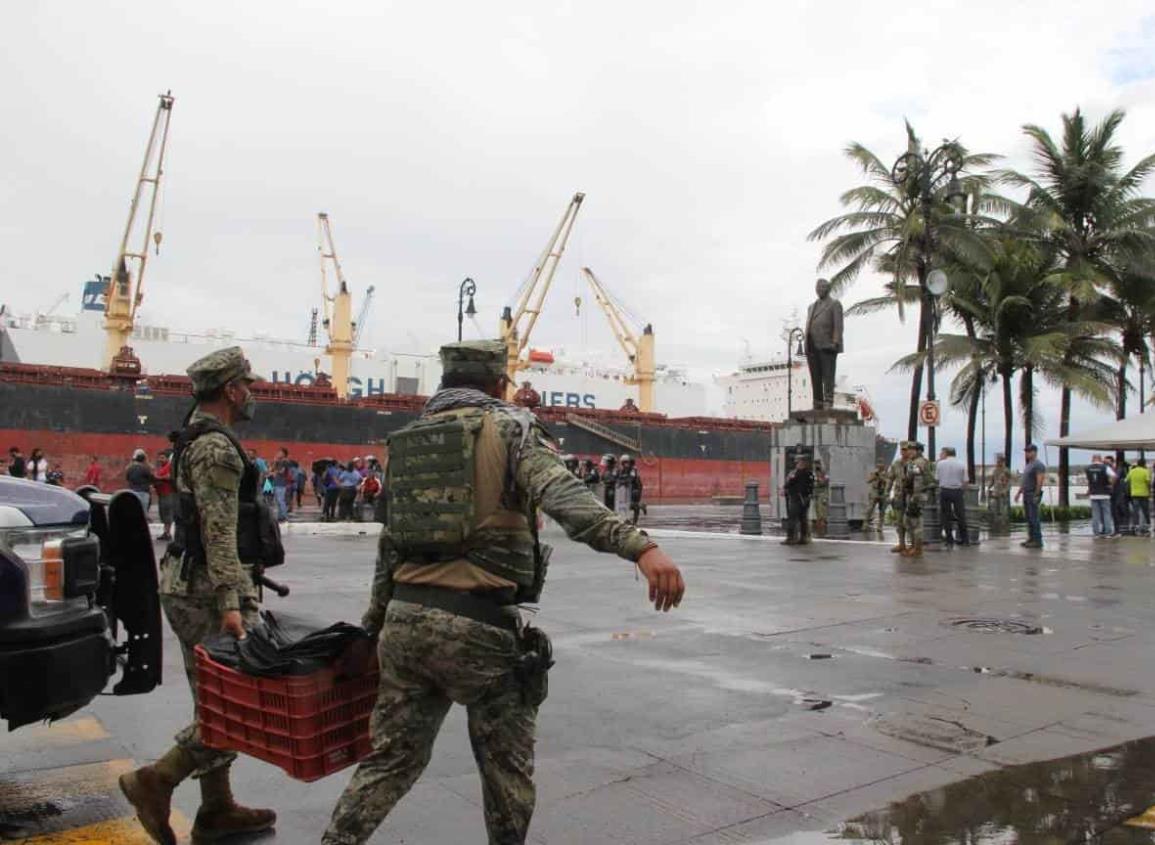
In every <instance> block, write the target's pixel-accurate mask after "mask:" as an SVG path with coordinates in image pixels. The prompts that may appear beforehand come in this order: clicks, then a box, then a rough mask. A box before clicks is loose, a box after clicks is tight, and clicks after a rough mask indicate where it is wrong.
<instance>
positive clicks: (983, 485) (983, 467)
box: [979, 374, 987, 502]
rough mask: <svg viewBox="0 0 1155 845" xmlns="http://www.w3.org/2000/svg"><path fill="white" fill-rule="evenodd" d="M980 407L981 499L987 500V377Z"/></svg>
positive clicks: (984, 380) (984, 379)
mask: <svg viewBox="0 0 1155 845" xmlns="http://www.w3.org/2000/svg"><path fill="white" fill-rule="evenodd" d="M979 405H980V406H981V407H982V444H983V445H982V450H983V456H982V461H981V462H980V464H979V466H980V469H979V477H980V478H981V479H982V480H981V481H980V482H979V498H980V500H981V501H983V502H986V500H987V377H986V375H985V374H984V375H983V392H982V393H981V394H980V398H979Z"/></svg>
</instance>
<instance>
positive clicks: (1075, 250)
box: [999, 109, 1155, 505]
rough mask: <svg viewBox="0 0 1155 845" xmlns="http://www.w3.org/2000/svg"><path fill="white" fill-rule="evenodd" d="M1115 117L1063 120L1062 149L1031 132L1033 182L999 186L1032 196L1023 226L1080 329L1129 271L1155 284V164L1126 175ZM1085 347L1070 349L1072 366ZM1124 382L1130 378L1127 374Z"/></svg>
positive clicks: (1064, 485)
mask: <svg viewBox="0 0 1155 845" xmlns="http://www.w3.org/2000/svg"><path fill="white" fill-rule="evenodd" d="M1123 116H1124V115H1123V112H1122V111H1113V112H1111V114H1109V115H1107V117H1106V118H1104V119H1103V120H1102V122H1100V123H1099V124H1097V125H1095V126H1093V127H1092V126H1089V125H1088V124H1087V121H1086V120H1085V119H1084V117H1083V114H1082V112H1081V111H1080V110H1079V109H1076V110H1075V112H1074V114H1070V115H1066V114H1065V115H1063V117H1062V120H1063V135H1062V141H1061V144H1056V143H1055V141H1054V140H1053V139H1052V138H1051V136H1050V135H1049V134H1048V133H1047V131H1046V130H1045V129H1043V128H1041V127H1039V126H1035V125H1027V126H1024V127H1023V132H1025V133H1026V135H1027V136H1028V137H1029V138H1030V139H1031V142H1032V146H1033V152H1034V157H1035V175H1034V176H1027V175H1024V174H1022V173H1018V172H1015V171H1004V172H1002V173H1001V174H999V175H1000V178H1001V179H1002V180H1003V181H1005V182H1006V183H1008V184H1010V185H1013V186H1016V187H1019V188H1023V189H1025V190H1026V191H1027V198H1026V202H1025V209H1026V210H1027V211H1028V212H1029V214H1028V215H1025V216H1024V217H1023V218H1022V222H1023V223H1024V224H1026V225H1028V226H1029V227H1030V228H1031V230H1032V231H1033V236H1034V238H1035V239H1037V240H1038V241H1039V242H1041V243H1045V244H1047V245H1048V246H1050V247H1051V248H1053V249H1054V250H1055V251H1056V252H1057V253H1058V255H1059V256H1060V260H1061V265H1062V266H1061V270H1060V272H1059V273H1058V274H1057V278H1056V281H1058V283H1059V284H1061V285H1062V287H1063V290H1064V293H1065V294H1066V297H1067V316H1068V318H1069V320H1070V322H1071V323H1072V324H1075V323H1079V322H1083V318H1084V316H1085V312H1086V310H1087V308H1088V307H1089V306H1090V305H1091V304H1092V303H1094V301H1095V300H1096V299H1097V298H1098V296H1099V295H1101V293H1102V292H1103V291H1105V290H1107V289H1109V288H1110V287H1111V286H1112V285H1114V284H1116V283H1117V282H1118V280H1119V279H1120V277H1121V276H1122V275H1123V272H1124V268H1130V269H1131V270H1132V271H1135V272H1139V273H1141V274H1142V275H1144V276H1147V277H1149V278H1150V277H1152V275H1153V272H1155V228H1153V221H1155V201H1153V200H1151V199H1147V198H1144V197H1141V196H1140V195H1139V192H1140V190H1141V188H1142V185H1143V182H1144V180H1145V179H1146V178H1147V176H1148V175H1150V174H1151V173H1152V172H1155V156H1147V157H1146V158H1144V159H1143V160H1141V161H1140V162H1139V163H1138V164H1136V165H1135V166H1134V167H1132V168H1131V169H1130V170H1128V171H1124V170H1123V151H1122V149H1121V148H1120V147H1119V146H1118V144H1117V143H1116V139H1115V135H1116V132H1117V130H1118V128H1119V124H1120V123H1121V122H1122V121H1123ZM1079 348H1080V344H1068V346H1067V355H1068V357H1069V358H1071V359H1073V358H1074V357H1075V356H1076V355H1077V354H1078V350H1079ZM1124 375H1125V373H1124ZM1061 391H1062V393H1061V409H1060V417H1059V434H1060V436H1066V435H1067V434H1068V433H1069V432H1070V423H1071V394H1072V386H1071V385H1066V384H1063V385H1061ZM1069 476H1070V457H1069V454H1068V450H1067V449H1060V451H1059V503H1060V504H1061V505H1068V504H1069V503H1070V495H1069V494H1070V489H1069Z"/></svg>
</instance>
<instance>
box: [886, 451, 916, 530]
mask: <svg viewBox="0 0 1155 845" xmlns="http://www.w3.org/2000/svg"><path fill="white" fill-rule="evenodd" d="M898 448H899V450H900V451H899V455H898V458H896V459H895V461H894V463H892V464H891V465H890V469H888V470H887V472H886V486H887V489H888V490H889V491H890V496H891V498H890V505H891V507H892V508H893V509H894V515H895V528H896V529H897V530H898V544H897V545H896V546H895V547H894V548H893V549H891V551H892V552H902V551H905V549H906V518H905V514H906V492H905V478H906V456H905V455H903V454H902V452H903V451H905V450H907V449H909V448H910V444H909V442H908V441H906V440H903V441H902V442H901V443H899V444H898ZM912 539H913V538H912Z"/></svg>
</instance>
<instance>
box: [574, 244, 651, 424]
mask: <svg viewBox="0 0 1155 845" xmlns="http://www.w3.org/2000/svg"><path fill="white" fill-rule="evenodd" d="M582 274H583V275H584V276H585V277H586V281H588V282H589V283H590V287H591V288H592V289H593V292H594V299H596V300H597V303H598V305H600V306H601V309H602V311H604V312H605V315H606V320H608V321H609V324H610V331H612V332H613V333H614V337H615V338H617V341H618V345H619V346H621V347H622V351H623V352H625V353H626V358H628V359H629V361H630V365H631V366H632V368H633V371H632V372H631V373H630V375H629V376H628V377H627V378H626V384H636V385H637V386H638V409H639V410H641V411H642V412H644V413H650V412H651V411H653V410H654V376H655V374H656V371H657V366H656V363H655V358H654V327H653V326H651V325H649V324H648V323H647V324H646V325H645V326H644V327H643V328H642V333H641V335H637V334H635V333H634V332H633V331H632V330H631V329H630V324H629V323H628V322H627V321H626V318H625V316H624V315H623V314H622V310H621V308H619V307H618V306H617V305H616V304H615V303H614V300H613V298H612V297H611V296H610V295H609V293H607V291H606V288H605V286H604V285H603V284H602V283H601V280H600V279H598V277H597V276H595V275H594V271H593V270H591V269H590V268H589V267H583V268H582Z"/></svg>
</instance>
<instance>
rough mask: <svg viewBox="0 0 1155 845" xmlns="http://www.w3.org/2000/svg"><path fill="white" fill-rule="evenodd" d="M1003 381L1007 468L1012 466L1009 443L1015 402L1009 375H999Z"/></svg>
mask: <svg viewBox="0 0 1155 845" xmlns="http://www.w3.org/2000/svg"><path fill="white" fill-rule="evenodd" d="M999 375H1000V376H1002V379H1003V456H1004V457H1006V459H1007V466H1013V464H1012V463H1011V461H1012V460H1013V458H1014V456H1013V455H1012V454H1011V443H1012V438H1013V437H1014V433H1015V401H1014V399H1013V398H1012V395H1011V374H1010V373H1007V372H1004V373H1000V374H999Z"/></svg>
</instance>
